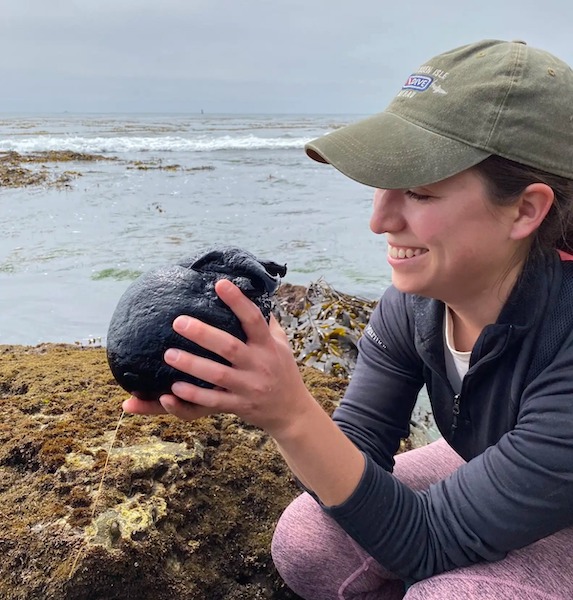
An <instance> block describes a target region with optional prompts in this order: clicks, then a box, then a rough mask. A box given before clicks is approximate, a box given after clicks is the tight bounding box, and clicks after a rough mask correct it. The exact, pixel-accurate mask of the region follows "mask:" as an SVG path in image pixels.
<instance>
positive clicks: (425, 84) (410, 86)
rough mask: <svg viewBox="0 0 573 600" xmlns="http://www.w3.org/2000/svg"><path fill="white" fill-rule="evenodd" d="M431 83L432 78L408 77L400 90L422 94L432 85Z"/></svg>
mask: <svg viewBox="0 0 573 600" xmlns="http://www.w3.org/2000/svg"><path fill="white" fill-rule="evenodd" d="M432 81H434V78H433V77H428V76H427V75H410V77H408V79H407V80H406V83H405V84H404V85H403V86H402V89H403V90H416V91H417V92H423V91H425V90H427V89H428V88H429V87H430V86H431V85H432Z"/></svg>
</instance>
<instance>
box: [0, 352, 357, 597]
mask: <svg viewBox="0 0 573 600" xmlns="http://www.w3.org/2000/svg"><path fill="white" fill-rule="evenodd" d="M303 376H304V378H305V380H306V382H307V385H309V387H310V388H311V389H312V390H313V393H314V394H315V397H316V398H317V399H318V400H319V401H320V402H321V404H322V405H323V407H324V408H325V409H326V410H327V411H328V412H330V411H332V410H333V408H334V406H335V404H336V402H337V401H338V400H339V398H340V396H341V394H342V393H343V390H344V388H345V382H344V381H343V380H341V379H339V378H332V377H328V376H326V375H324V374H323V373H320V372H318V371H316V370H314V369H304V370H303ZM0 396H1V402H2V418H1V420H0V519H1V520H2V528H0V552H1V555H2V561H1V562H0V598H2V599H3V600H32V599H34V600H35V599H37V598H42V599H58V600H116V599H117V600H120V599H121V600H125V599H127V598H137V599H138V600H167V599H169V600H171V599H173V598H177V599H178V600H205V599H206V598H208V599H209V600H219V599H226V600H227V599H228V600H239V599H245V600H247V599H273V600H283V599H285V600H286V599H292V598H296V596H295V595H294V594H293V593H292V592H291V591H290V590H288V589H287V588H286V587H285V586H284V585H283V583H282V582H281V580H280V577H279V576H278V574H277V573H276V571H275V569H274V566H273V563H272V560H271V556H270V543H271V537H272V533H273V530H274V526H275V523H276V521H277V519H278V517H279V516H280V513H281V512H282V510H283V509H284V507H285V506H287V504H288V503H289V502H290V501H291V500H292V499H293V498H294V497H295V496H296V495H297V494H298V493H299V490H298V488H297V486H296V484H295V482H294V481H293V478H292V477H291V475H290V473H289V471H288V469H287V467H286V466H285V464H284V462H283V460H282V457H281V456H280V455H279V453H278V451H277V449H276V447H275V444H274V442H273V441H272V440H270V439H269V438H268V436H266V435H265V434H264V433H263V432H261V431H260V430H258V429H256V428H254V427H250V426H248V425H245V424H244V423H242V422H241V421H240V420H239V419H238V418H236V417H233V416H216V417H210V418H205V419H201V420H199V421H196V422H194V423H185V422H182V421H179V420H178V419H176V418H174V417H171V416H160V417H144V416H135V415H125V416H124V417H123V419H122V421H121V424H120V425H119V428H118V429H117V436H116V439H115V442H114V443H113V446H112V447H111V450H110V445H111V443H112V439H113V437H114V432H115V430H116V427H117V422H118V418H119V417H120V414H121V409H120V406H121V401H122V400H123V399H125V397H126V394H125V392H124V391H123V390H122V389H121V388H120V387H119V386H118V385H117V383H116V382H115V381H114V379H113V377H112V376H111V374H110V372H109V368H108V365H107V361H106V355H105V349H103V348H93V347H90V348H85V347H75V346H65V345H43V346H38V347H22V346H20V347H19V346H0ZM108 454H109V456H108ZM106 460H107V471H106V473H105V478H104V479H103V483H102V476H103V474H104V466H105V464H106Z"/></svg>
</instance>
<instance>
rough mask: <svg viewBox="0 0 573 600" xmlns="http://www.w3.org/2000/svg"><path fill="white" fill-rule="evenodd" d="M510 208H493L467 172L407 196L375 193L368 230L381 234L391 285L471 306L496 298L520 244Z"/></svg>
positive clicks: (477, 179) (480, 181)
mask: <svg viewBox="0 0 573 600" xmlns="http://www.w3.org/2000/svg"><path fill="white" fill-rule="evenodd" d="M514 218H515V209H514V208H513V207H512V206H509V207H499V206H494V205H493V204H492V203H491V202H490V201H489V199H488V195H487V191H486V187H485V183H484V181H483V179H482V178H481V177H480V175H479V174H478V173H477V172H475V171H474V170H472V169H468V170H466V171H462V172H461V173H458V174H457V175H454V176H453V177H449V178H448V179H444V180H443V181H439V182H437V183H433V184H430V185H426V186H422V187H417V188H412V189H408V190H376V192H375V193H374V203H373V213H372V217H371V220H370V228H371V229H372V231H373V232H374V233H385V234H386V237H387V240H388V263H389V264H390V266H391V267H392V283H393V284H394V285H395V286H396V287H397V288H398V289H399V290H401V291H402V292H406V293H412V294H419V295H422V296H427V297H431V298H437V299H439V300H443V301H444V302H447V303H448V304H450V305H452V306H453V305H455V304H459V303H463V302H466V301H468V300H469V301H470V302H474V301H476V300H478V298H480V297H482V298H483V295H484V294H489V293H497V292H499V290H500V284H501V282H502V281H503V279H504V275H505V274H507V272H508V269H510V268H511V266H512V265H513V262H512V261H514V260H515V256H516V252H517V251H518V250H519V248H520V247H521V246H523V240H522V241H520V242H518V241H516V240H515V239H512V238H511V237H510V232H511V230H512V225H513V222H514Z"/></svg>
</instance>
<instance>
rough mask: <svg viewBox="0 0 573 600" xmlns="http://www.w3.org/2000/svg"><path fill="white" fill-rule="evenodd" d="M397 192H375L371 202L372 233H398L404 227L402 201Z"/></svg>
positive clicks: (400, 195)
mask: <svg viewBox="0 0 573 600" xmlns="http://www.w3.org/2000/svg"><path fill="white" fill-rule="evenodd" d="M403 197H404V194H403V193H402V192H401V191H399V190H378V189H377V190H376V191H375V192H374V199H373V201H372V216H371V217H370V230H371V231H373V232H374V233H388V232H395V231H400V230H401V229H402V228H403V227H404V217H403V215H402V200H403Z"/></svg>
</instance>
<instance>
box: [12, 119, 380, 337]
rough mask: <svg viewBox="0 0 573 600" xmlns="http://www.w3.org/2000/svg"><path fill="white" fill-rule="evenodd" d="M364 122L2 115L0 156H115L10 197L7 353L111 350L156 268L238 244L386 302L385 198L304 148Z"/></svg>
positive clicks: (69, 167)
mask: <svg viewBox="0 0 573 600" xmlns="http://www.w3.org/2000/svg"><path fill="white" fill-rule="evenodd" d="M358 118H360V116H359V115H354V116H352V115H347V116H341V115H338V116H337V115H304V116H293V115H155V114H154V115H92V114H90V115H73V114H58V115H38V116H35V115H3V116H0V152H7V151H15V152H18V153H20V154H24V155H27V154H30V153H37V152H47V151H72V152H80V153H89V154H99V155H102V156H104V157H107V158H112V159H114V160H109V161H108V160H106V161H97V162H84V161H76V162H66V163H46V167H47V168H49V169H50V170H54V171H55V172H56V173H63V172H64V171H72V172H74V174H73V177H71V178H70V181H69V183H68V184H67V185H65V186H60V187H51V186H33V187H25V188H17V189H11V188H3V187H0V203H1V208H2V209H1V212H0V214H1V217H0V218H1V219H2V233H3V235H2V237H1V238H0V290H1V293H0V303H1V304H0V343H2V344H25V345H28V344H30V345H35V344H39V343H42V342H68V343H81V344H90V343H101V344H105V338H106V333H107V327H108V323H109V320H110V318H111V315H112V313H113V310H114V308H115V306H116V304H117V302H118V300H119V298H120V296H121V295H122V293H123V292H124V290H125V289H126V288H127V286H128V285H129V284H130V283H131V281H132V280H133V279H134V278H135V277H136V276H137V275H138V274H140V273H142V272H144V271H147V270H149V269H151V268H154V267H157V266H160V265H164V264H171V263H174V262H177V261H178V260H180V259H182V258H187V257H190V256H194V255H196V254H198V253H200V252H202V251H204V250H205V249H207V248H211V247H214V246H220V245H232V246H238V247H241V248H244V249H246V250H249V251H250V252H252V253H253V254H255V255H256V256H257V257H260V258H264V259H267V260H274V261H276V262H280V263H286V264H287V268H288V272H287V275H286V277H285V279H284V281H285V282H290V283H294V284H303V285H308V284H309V283H311V282H313V281H317V280H318V279H320V278H322V279H324V280H325V281H326V282H327V283H329V284H330V285H331V286H333V287H334V288H336V289H337V290H339V291H342V292H346V293H350V294H354V295H358V296H363V297H365V298H377V297H379V296H380V294H381V293H382V292H383V290H384V289H385V288H386V287H387V285H388V284H389V282H390V271H389V267H388V265H387V263H386V259H385V255H386V245H385V241H384V239H383V238H382V237H380V236H375V235H374V234H373V233H371V232H370V230H369V228H368V220H369V214H370V205H371V196H372V191H371V190H370V189H369V188H366V187H365V186H362V185H359V184H357V183H356V182H353V181H351V180H349V179H348V178H346V177H344V176H343V175H341V174H340V173H338V172H337V171H336V170H335V169H333V168H332V167H330V166H328V165H322V164H318V163H315V162H314V161H312V160H310V159H309V158H308V157H307V156H306V154H305V153H304V150H303V146H304V144H305V142H307V141H308V140H311V139H313V138H315V137H317V136H319V135H322V134H324V133H326V132H328V131H332V130H334V129H335V128H338V127H340V126H342V125H345V124H347V123H350V122H352V121H354V120H357V119H358Z"/></svg>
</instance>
